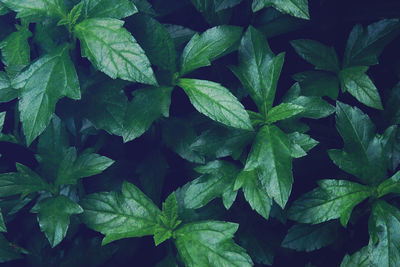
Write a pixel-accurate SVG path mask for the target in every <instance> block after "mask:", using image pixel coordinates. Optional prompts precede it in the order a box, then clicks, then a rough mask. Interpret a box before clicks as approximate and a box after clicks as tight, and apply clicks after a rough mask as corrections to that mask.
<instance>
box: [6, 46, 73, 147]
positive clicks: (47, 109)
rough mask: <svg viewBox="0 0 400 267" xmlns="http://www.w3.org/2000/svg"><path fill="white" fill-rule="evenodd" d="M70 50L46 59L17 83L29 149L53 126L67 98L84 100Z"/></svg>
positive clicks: (37, 63) (62, 48) (42, 58)
mask: <svg viewBox="0 0 400 267" xmlns="http://www.w3.org/2000/svg"><path fill="white" fill-rule="evenodd" d="M68 52H69V51H68V46H67V45H64V46H61V47H59V48H58V49H57V50H56V51H54V52H53V53H51V54H48V55H45V56H42V57H41V58H39V59H38V60H37V61H35V62H34V63H33V64H32V65H31V66H30V67H29V68H28V69H27V70H25V71H24V72H22V73H21V74H19V75H18V76H17V77H16V78H15V80H14V81H13V87H15V88H18V89H20V101H19V104H18V107H19V111H20V120H21V122H22V127H23V130H24V134H25V138H26V143H27V145H28V146H29V145H30V144H31V143H32V141H33V140H34V139H35V138H36V137H37V136H38V135H40V134H41V133H42V132H43V131H44V130H45V129H46V127H47V125H48V124H49V123H50V119H51V116H52V115H53V113H54V110H55V107H56V103H57V101H58V100H59V99H60V98H62V97H64V96H67V97H69V98H72V99H80V97H81V92H80V87H79V81H78V76H77V74H76V71H75V67H74V65H73V63H72V61H71V59H70V58H69V53H68Z"/></svg>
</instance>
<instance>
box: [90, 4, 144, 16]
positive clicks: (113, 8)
mask: <svg viewBox="0 0 400 267" xmlns="http://www.w3.org/2000/svg"><path fill="white" fill-rule="evenodd" d="M137 12H138V10H137V8H136V6H135V4H134V3H133V2H132V1H129V0H83V14H84V16H85V18H87V17H89V18H100V17H104V18H115V19H122V18H125V17H129V16H131V15H133V14H135V13H137Z"/></svg>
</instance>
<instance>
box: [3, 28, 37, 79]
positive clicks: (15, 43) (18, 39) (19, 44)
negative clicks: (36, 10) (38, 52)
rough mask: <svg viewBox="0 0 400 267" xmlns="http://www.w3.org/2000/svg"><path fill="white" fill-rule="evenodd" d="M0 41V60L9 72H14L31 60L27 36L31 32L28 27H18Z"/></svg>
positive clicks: (30, 34)
mask: <svg viewBox="0 0 400 267" xmlns="http://www.w3.org/2000/svg"><path fill="white" fill-rule="evenodd" d="M18 28H20V29H18V31H16V32H13V33H11V34H10V35H9V36H7V38H5V39H4V40H3V41H2V42H1V43H0V49H1V60H2V62H3V64H4V65H5V66H6V70H7V72H8V73H10V74H16V73H18V72H19V71H20V70H22V69H23V68H24V67H26V66H27V65H29V63H30V61H31V54H30V53H31V51H30V47H29V43H28V38H29V37H31V36H32V33H31V32H30V31H29V29H28V28H25V27H19V26H18Z"/></svg>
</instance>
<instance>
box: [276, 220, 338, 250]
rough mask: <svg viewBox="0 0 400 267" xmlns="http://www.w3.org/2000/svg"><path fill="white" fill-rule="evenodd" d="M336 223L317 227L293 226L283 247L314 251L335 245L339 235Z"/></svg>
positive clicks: (307, 225)
mask: <svg viewBox="0 0 400 267" xmlns="http://www.w3.org/2000/svg"><path fill="white" fill-rule="evenodd" d="M337 230H338V227H337V223H336V222H327V223H321V224H317V225H309V224H295V225H293V226H292V227H291V228H290V229H289V231H288V233H287V235H286V236H285V239H284V240H283V241H282V244H281V246H282V247H284V248H291V249H295V250H297V251H307V252H309V251H313V250H317V249H320V248H322V247H325V246H327V245H329V244H331V243H333V242H334V241H335V240H336V238H337V235H338V231H337Z"/></svg>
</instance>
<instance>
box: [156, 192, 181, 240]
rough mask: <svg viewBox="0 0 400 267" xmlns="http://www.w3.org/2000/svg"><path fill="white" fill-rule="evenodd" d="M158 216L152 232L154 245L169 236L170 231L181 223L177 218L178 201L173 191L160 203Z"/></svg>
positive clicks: (170, 234)
mask: <svg viewBox="0 0 400 267" xmlns="http://www.w3.org/2000/svg"><path fill="white" fill-rule="evenodd" d="M158 218H159V223H158V225H157V226H156V228H155V232H154V242H155V244H156V246H158V245H159V244H161V243H162V242H164V241H165V240H167V239H169V238H171V237H172V231H173V230H174V229H175V228H176V227H178V225H179V224H180V223H181V220H178V202H177V200H176V196H175V193H174V192H172V193H171V194H170V195H169V196H168V197H167V199H166V200H165V202H164V203H163V204H162V212H161V214H160V215H159V216H158Z"/></svg>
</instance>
